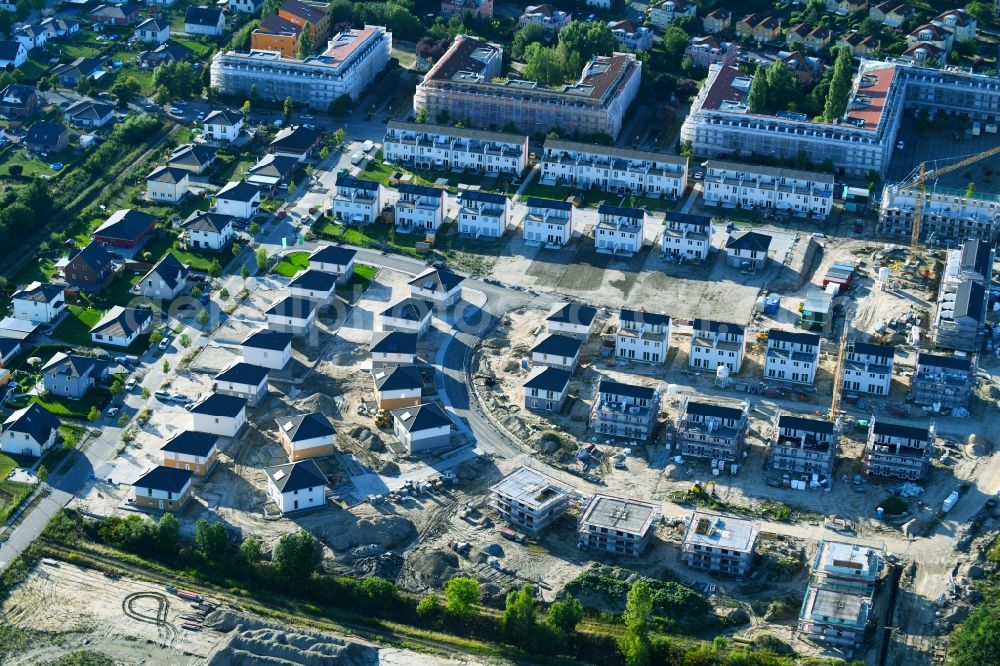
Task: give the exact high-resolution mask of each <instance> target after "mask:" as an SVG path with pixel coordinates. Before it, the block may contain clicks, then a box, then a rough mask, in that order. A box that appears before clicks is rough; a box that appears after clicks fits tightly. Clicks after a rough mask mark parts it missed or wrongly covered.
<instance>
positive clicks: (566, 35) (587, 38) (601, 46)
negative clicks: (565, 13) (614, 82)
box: [559, 21, 687, 63]
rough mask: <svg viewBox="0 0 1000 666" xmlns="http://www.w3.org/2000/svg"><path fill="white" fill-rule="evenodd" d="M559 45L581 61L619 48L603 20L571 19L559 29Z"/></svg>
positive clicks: (587, 60) (583, 61)
mask: <svg viewBox="0 0 1000 666" xmlns="http://www.w3.org/2000/svg"><path fill="white" fill-rule="evenodd" d="M686 45H687V44H685V46H686ZM559 46H561V47H563V49H565V51H564V52H566V53H575V54H577V56H578V57H579V59H580V62H581V63H585V62H590V60H591V58H593V57H594V56H607V55H611V54H612V53H614V52H615V50H616V49H618V48H619V47H618V40H617V39H616V38H615V36H614V34H613V33H612V32H611V28H609V27H608V26H607V24H605V23H604V21H594V22H592V23H587V22H585V21H572V22H571V23H570V24H569V25H567V26H566V27H565V28H563V29H562V30H560V31H559ZM681 50H682V51H683V49H681Z"/></svg>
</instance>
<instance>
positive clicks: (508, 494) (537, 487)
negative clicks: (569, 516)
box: [488, 466, 570, 535]
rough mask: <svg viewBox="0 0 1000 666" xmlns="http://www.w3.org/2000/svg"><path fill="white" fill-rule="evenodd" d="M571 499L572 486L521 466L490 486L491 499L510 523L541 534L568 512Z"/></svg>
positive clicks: (490, 501)
mask: <svg viewBox="0 0 1000 666" xmlns="http://www.w3.org/2000/svg"><path fill="white" fill-rule="evenodd" d="M569 500H570V491H569V488H567V487H566V486H564V485H563V484H561V483H559V482H558V481H556V480H555V479H553V478H552V477H550V476H548V475H546V474H542V473H541V472H537V471H535V470H533V469H531V468H530V467H523V466H522V467H518V468H517V469H515V470H514V471H513V472H511V473H510V474H508V475H507V476H505V477H503V478H502V479H500V481H498V482H497V483H495V484H493V485H492V486H490V492H489V500H488V501H489V506H490V508H491V509H493V510H494V511H496V512H497V514H499V515H500V517H501V518H503V519H504V520H506V521H507V522H508V523H510V524H511V525H516V526H517V527H519V528H521V529H523V530H524V531H525V532H527V533H528V534H531V535H538V534H540V533H541V532H542V531H543V530H544V529H545V528H546V527H548V526H549V525H551V524H552V523H553V522H555V521H556V520H558V519H559V518H560V517H562V515H563V514H564V513H566V509H568V508H569Z"/></svg>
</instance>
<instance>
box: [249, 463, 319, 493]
mask: <svg viewBox="0 0 1000 666" xmlns="http://www.w3.org/2000/svg"><path fill="white" fill-rule="evenodd" d="M264 473H265V474H267V479H268V481H270V482H271V483H272V484H274V487H275V488H277V489H278V492H279V493H291V492H295V491H296V490H305V489H306V488H318V487H319V486H325V485H326V476H325V475H324V474H323V472H321V471H320V469H319V465H317V464H316V461H315V460H299V461H298V462H293V463H285V464H284V465H275V466H274V467H265V468H264Z"/></svg>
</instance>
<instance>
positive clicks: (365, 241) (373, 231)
mask: <svg viewBox="0 0 1000 666" xmlns="http://www.w3.org/2000/svg"><path fill="white" fill-rule="evenodd" d="M313 230H314V231H315V232H316V234H317V235H319V236H320V237H321V238H326V239H331V240H340V241H341V242H344V243H347V244H349V245H357V246H359V247H377V246H381V245H388V246H391V247H393V248H395V249H397V250H399V251H400V252H403V253H404V254H409V255H412V256H417V251H416V249H414V248H415V246H416V243H417V241H422V240H423V239H424V237H423V236H417V235H414V234H400V233H396V232H395V230H394V229H393V226H392V225H391V224H368V225H365V226H363V227H345V226H343V225H340V224H335V223H333V222H331V221H330V220H328V219H325V218H324V219H323V220H321V221H320V222H317V223H316V224H315V225H313Z"/></svg>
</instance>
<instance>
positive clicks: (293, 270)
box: [274, 252, 309, 277]
mask: <svg viewBox="0 0 1000 666" xmlns="http://www.w3.org/2000/svg"><path fill="white" fill-rule="evenodd" d="M307 268H309V253H308V252H289V253H288V254H286V255H285V256H284V257H282V259H281V261H279V262H278V263H277V265H276V266H275V267H274V272H275V273H277V274H278V275H284V276H285V277H295V276H296V275H297V274H298V273H300V272H301V271H304V270H306V269H307Z"/></svg>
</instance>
